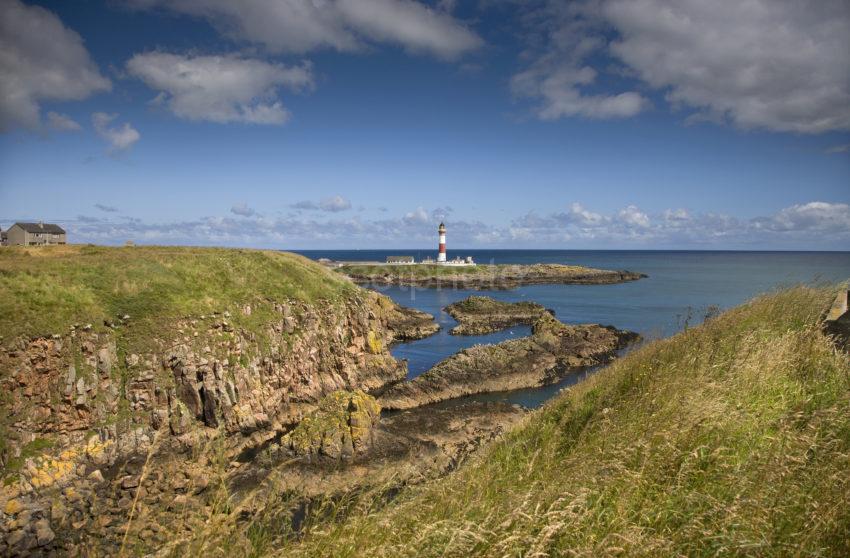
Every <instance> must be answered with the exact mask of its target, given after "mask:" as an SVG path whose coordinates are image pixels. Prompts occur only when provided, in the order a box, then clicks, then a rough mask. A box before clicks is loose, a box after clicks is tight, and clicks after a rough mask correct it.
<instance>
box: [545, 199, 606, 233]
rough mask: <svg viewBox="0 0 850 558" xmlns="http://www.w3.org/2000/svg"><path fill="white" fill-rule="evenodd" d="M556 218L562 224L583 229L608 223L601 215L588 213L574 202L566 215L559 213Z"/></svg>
mask: <svg viewBox="0 0 850 558" xmlns="http://www.w3.org/2000/svg"><path fill="white" fill-rule="evenodd" d="M555 217H556V218H557V219H558V220H559V221H560V222H562V223H566V224H570V223H573V224H576V225H579V226H582V227H599V226H602V225H604V224H605V223H606V222H607V221H608V219H606V218H605V217H603V216H602V215H600V214H599V213H594V212H592V211H588V210H587V209H585V208H584V207H583V206H582V205H581V204H580V203H578V202H573V203H572V204H570V208H569V210H568V211H567V212H566V213H559V214H557V215H556V216H555Z"/></svg>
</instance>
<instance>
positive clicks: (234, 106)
mask: <svg viewBox="0 0 850 558" xmlns="http://www.w3.org/2000/svg"><path fill="white" fill-rule="evenodd" d="M127 69H128V70H129V72H130V73H131V74H132V75H134V76H136V77H138V78H139V79H141V80H142V81H144V82H145V83H146V84H147V85H148V87H150V88H151V89H155V90H157V91H159V92H160V93H159V95H157V97H156V99H155V102H156V103H157V104H164V105H165V106H167V107H168V109H169V110H170V111H171V112H172V113H174V114H175V115H176V116H179V117H181V118H186V119H188V120H207V121H210V122H218V123H227V122H242V123H246V124H283V123H285V122H286V121H287V120H288V119H289V112H288V111H287V110H286V108H284V106H283V104H282V103H281V102H280V99H279V96H278V89H279V88H280V87H286V88H288V89H291V90H296V91H297V90H303V89H309V88H312V87H313V75H312V69H311V67H310V65H309V64H308V63H305V64H303V65H301V66H284V65H282V64H274V63H269V62H264V61H262V60H255V59H250V58H242V57H239V56H235V55H227V56H190V55H180V54H171V53H166V52H149V53H145V54H137V55H135V56H133V57H132V58H131V59H130V60H129V61H128V62H127Z"/></svg>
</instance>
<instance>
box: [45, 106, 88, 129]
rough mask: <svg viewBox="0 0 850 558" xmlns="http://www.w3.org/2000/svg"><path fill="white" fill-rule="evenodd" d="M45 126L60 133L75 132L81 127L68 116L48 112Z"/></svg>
mask: <svg viewBox="0 0 850 558" xmlns="http://www.w3.org/2000/svg"><path fill="white" fill-rule="evenodd" d="M47 124H48V126H50V127H51V128H52V129H54V130H58V131H60V132H76V131H78V130H82V127H81V126H80V125H79V124H78V123H77V122H76V121H75V120H74V119H72V118H71V117H70V116H68V115H66V114H60V113H58V112H53V111H50V112H48V113H47Z"/></svg>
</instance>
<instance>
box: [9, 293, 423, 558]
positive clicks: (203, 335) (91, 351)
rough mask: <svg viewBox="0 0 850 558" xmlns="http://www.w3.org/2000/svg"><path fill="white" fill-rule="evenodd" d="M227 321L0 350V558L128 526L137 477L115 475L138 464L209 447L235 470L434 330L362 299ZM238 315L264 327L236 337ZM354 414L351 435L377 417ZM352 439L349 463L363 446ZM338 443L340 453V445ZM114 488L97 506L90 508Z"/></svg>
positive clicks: (215, 317)
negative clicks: (399, 348)
mask: <svg viewBox="0 0 850 558" xmlns="http://www.w3.org/2000/svg"><path fill="white" fill-rule="evenodd" d="M232 312H233V313H234V315H231V311H221V312H213V313H210V314H207V315H201V316H192V317H185V318H179V319H174V320H172V321H171V322H169V323H167V324H166V323H163V324H162V325H163V329H162V330H161V331H150V332H148V331H145V332H143V333H142V332H137V331H134V329H133V328H134V324H133V321H132V319H131V318H130V316H122V317H121V318H119V319H116V320H115V321H114V322H111V323H110V324H109V327H108V328H101V329H100V330H99V331H96V330H93V329H92V328H91V327H88V326H77V327H74V328H73V329H72V330H71V331H70V332H69V333H67V334H64V335H58V334H57V335H53V336H50V337H42V338H36V339H32V340H19V341H16V342H14V344H13V345H12V346H11V347H7V348H5V349H3V350H0V392H2V393H4V394H5V396H4V399H3V402H2V405H3V415H4V416H3V417H2V419H0V430H2V432H0V435H1V436H0V438H2V444H0V455H2V456H3V457H2V465H3V479H2V484H0V511H2V510H6V509H8V510H9V513H5V512H4V513H3V514H2V515H0V541H2V542H0V555H5V554H10V553H11V554H22V555H26V554H28V553H30V554H31V553H36V554H37V553H50V552H67V551H68V549H69V548H71V546H73V545H74V544H76V543H75V542H74V541H77V542H79V536H81V533H82V534H85V533H88V532H89V530H90V529H92V528H93V523H92V522H93V521H94V519H91V518H97V513H105V512H103V510H104V509H105V510H108V514H111V515H112V514H117V516H121V515H122V514H124V515H126V514H127V512H128V511H129V508H128V506H127V503H128V502H129V501H132V497H133V493H134V491H135V490H136V489H137V486H133V483H135V482H139V480H138V478H139V472H138V471H135V469H134V468H133V467H131V468H130V469H129V472H127V471H128V469H127V468H126V467H125V465H123V464H126V463H132V462H135V461H137V460H138V456H144V455H145V454H146V453H147V452H155V453H156V454H157V455H159V456H160V458H159V461H163V462H168V461H169V459H170V457H169V456H174V458H175V459H176V463H183V465H184V466H185V465H186V461H185V460H186V457H187V456H188V455H191V454H187V453H186V452H196V453H197V452H201V453H202V454H203V453H204V452H208V451H210V450H209V448H210V447H212V446H214V447H215V451H216V454H217V455H219V456H222V457H223V458H224V459H234V458H236V457H237V456H239V455H243V454H246V453H249V452H251V451H255V449H254V448H261V447H263V446H264V445H266V444H268V443H269V441H271V440H274V439H276V438H278V437H280V436H281V435H283V434H285V433H286V432H287V431H289V430H291V429H292V427H293V426H295V425H296V424H298V422H299V421H301V419H302V418H303V417H305V416H307V415H309V414H310V413H312V412H313V411H314V410H315V409H316V408H317V405H318V404H319V402H320V401H321V400H322V398H323V397H325V396H326V395H328V394H331V393H334V392H336V391H338V390H362V392H376V393H377V392H380V391H382V390H384V389H385V388H386V387H387V386H389V385H391V384H393V383H395V382H398V381H399V380H401V379H403V378H404V377H405V376H406V365H405V363H404V362H400V361H397V360H396V359H394V358H393V357H392V355H391V354H390V353H389V350H388V347H389V346H390V345H391V344H392V343H393V342H395V341H397V340H399V339H410V338H415V337H418V336H425V335H428V334H429V333H430V332H433V331H436V324H433V320H432V319H431V317H430V316H429V315H428V314H424V313H420V312H415V311H406V310H404V309H401V308H400V307H398V306H397V305H395V304H394V303H392V301H390V300H389V299H387V298H386V297H383V296H382V295H380V294H378V293H374V292H369V291H363V290H358V291H356V293H355V294H354V295H351V296H349V297H348V298H347V299H345V300H343V301H326V302H322V303H314V304H307V303H304V302H301V301H296V300H286V301H257V302H254V303H252V304H251V305H250V306H249V305H243V306H240V307H237V308H234V309H233V310H232ZM236 312H240V313H242V316H243V317H248V316H250V317H251V319H252V320H259V319H260V318H262V320H263V321H261V322H259V323H260V327H258V328H255V329H252V330H249V329H245V328H243V327H240V326H238V325H236V324H237V323H238V322H239V320H236V319H234V318H235V317H236V316H235V313H236ZM429 322H430V325H429ZM128 340H132V342H129V341H128ZM128 347H132V350H129V351H128V350H127V348H128ZM363 397H368V396H367V395H365V393H364V395H363ZM359 405H360V403H355V407H357V410H356V412H354V413H353V414H350V415H349V435H350V436H351V433H352V432H354V431H355V429H359V428H361V427H362V428H367V427H368V424H367V422H368V421H366V422H364V423H363V424H362V425H361V424H360V422H359V420H360V418H361V416H363V417H366V416H369V417H373V418H374V416H375V415H376V413H377V412H378V411H376V410H375V409H376V408H373V407H368V406H367V407H368V412H366V414H365V415H362V413H361V412H360V407H359ZM364 421H365V418H364ZM356 438H357V441H356V442H355V437H354V436H351V441H352V449H354V451H355V453H356V451H357V450H359V449H362V448H361V447H360V445H361V442H362V441H364V440H366V438H361V437H360V436H357V437H356ZM341 444H342V446H343V448H342V449H341V450H340V454H343V453H345V452H346V451H347V449H348V445H347V439H343V440H341ZM320 447H321V448H322V449H321V452H322V453H333V452H332V451H331V450H330V449H328V448H329V446H325V445H324V444H323V445H322V446H320ZM142 461H144V459H143V460H142ZM157 470H158V471H160V470H164V469H162V468H159V467H157ZM119 475H120V476H119ZM125 476H129V477H134V476H135V478H136V480H132V479H130V480H127V481H122V480H121V478H123V477H125ZM181 478H182V477H181ZM114 483H118V487H117V488H115V489H113V488H110V489H109V490H110V491H113V492H114V490H117V493H114V494H113V492H109V494H104V495H103V498H102V499H101V500H100V502H101V503H102V504H103V507H96V508H92V507H91V506H90V505H89V504H88V503H87V499H88V497H89V496H91V495H92V494H97V493H98V491H100V490H102V487H103V486H112V485H113V484H114ZM158 494H159V493H158ZM178 495H179V493H178ZM158 497H159V498H160V500H158V502H159V503H162V501H161V498H164V497H165V495H164V494H163V495H161V496H158ZM7 506H8V508H7ZM54 508H55V510H56V511H55V512H54ZM63 510H64V511H63ZM98 510H100V511H98ZM87 517H88V518H90V519H86V518H87ZM104 521H105V520H104ZM100 527H102V526H98V529H100ZM49 532H52V533H54V535H55V537H53V538H51V537H50V536H49V534H48V533H49ZM72 535H73V536H72ZM69 537H70V538H69ZM68 545H71V546H68ZM114 550H115V549H114V548H113V549H112V550H111V551H110V550H108V549H107V550H106V551H105V554H110V553H111V552H112V551H114Z"/></svg>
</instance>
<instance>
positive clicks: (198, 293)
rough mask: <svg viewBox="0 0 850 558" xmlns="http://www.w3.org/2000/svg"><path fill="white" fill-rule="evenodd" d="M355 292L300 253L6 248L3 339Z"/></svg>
mask: <svg viewBox="0 0 850 558" xmlns="http://www.w3.org/2000/svg"><path fill="white" fill-rule="evenodd" d="M352 290H353V286H351V285H350V283H349V282H347V281H345V280H343V279H342V278H340V277H338V276H337V275H335V274H333V273H331V272H329V271H328V270H326V269H325V268H324V267H323V266H320V265H318V264H315V263H313V262H311V261H309V260H308V259H306V258H303V257H301V256H297V255H295V254H288V253H283V252H272V251H260V250H232V249H216V248H178V247H126V248H107V247H101V246H77V245H69V246H53V247H37V248H4V249H2V250H0V292H2V293H3V296H2V297H0V335H2V336H3V340H4V341H5V340H9V339H13V338H15V337H18V336H25V337H34V336H39V335H49V334H54V333H67V331H68V330H69V328H70V327H71V325H72V324H85V323H92V324H93V325H94V326H96V327H97V326H100V325H102V323H103V321H104V320H115V319H116V318H118V317H120V316H123V315H129V316H130V317H131V319H132V321H133V322H132V323H134V324H141V323H145V322H158V321H160V320H162V319H164V318H177V317H182V316H190V315H200V314H205V313H211V312H213V311H223V310H227V309H230V310H231V311H232V310H234V309H235V308H238V307H241V305H244V304H250V303H254V302H258V301H266V300H269V299H271V300H276V301H284V300H287V299H294V300H302V301H306V302H312V301H315V300H317V299H329V300H335V299H339V298H341V297H342V296H344V295H345V294H346V293H348V292H351V291H352Z"/></svg>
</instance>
